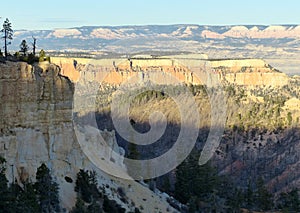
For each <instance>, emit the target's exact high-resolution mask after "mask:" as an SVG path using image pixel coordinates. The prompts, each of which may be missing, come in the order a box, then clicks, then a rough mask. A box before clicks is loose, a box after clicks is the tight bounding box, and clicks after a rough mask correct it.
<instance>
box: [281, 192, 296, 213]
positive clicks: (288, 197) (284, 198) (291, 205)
mask: <svg viewBox="0 0 300 213" xmlns="http://www.w3.org/2000/svg"><path fill="white" fill-rule="evenodd" d="M278 209H282V210H283V211H284V212H300V200H299V192H298V189H293V190H292V191H290V192H288V193H281V194H280V198H279V200H278Z"/></svg>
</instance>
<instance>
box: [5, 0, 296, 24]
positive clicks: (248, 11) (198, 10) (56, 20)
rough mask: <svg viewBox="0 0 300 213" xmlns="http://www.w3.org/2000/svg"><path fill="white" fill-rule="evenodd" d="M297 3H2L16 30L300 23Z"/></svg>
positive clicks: (160, 0)
mask: <svg viewBox="0 0 300 213" xmlns="http://www.w3.org/2000/svg"><path fill="white" fill-rule="evenodd" d="M299 11H300V3H299V1H298V0H294V1H292V0H285V1H276V0H273V1H269V0H266V1H264V0H251V1H241V0H240V1H232V0H227V1H226V0H225V1H222V0H220V1H216V0H206V1H201V0H172V1H168V0H165V1H164V0H151V1H148V0H146V1H143V0H129V1H126V0H124V1H122V0H119V1H113V0H111V1H110V0H105V1H101V0H94V1H93V0H84V1H78V0H77V1H76V0H74V1H69V0H45V1H41V0H27V1H25V0H13V1H8V0H1V3H0V17H2V19H0V22H1V23H2V22H3V21H4V18H6V17H7V18H9V19H10V21H11V22H12V25H13V28H14V29H54V28H70V27H78V26H95V25H99V26H106V25H114V26H116V25H148V24H161V25H162V24H200V25H236V24H261V25H274V24H300V13H299Z"/></svg>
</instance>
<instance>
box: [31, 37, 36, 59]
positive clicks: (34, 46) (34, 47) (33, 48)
mask: <svg viewBox="0 0 300 213" xmlns="http://www.w3.org/2000/svg"><path fill="white" fill-rule="evenodd" d="M32 39H33V43H31V44H32V54H33V56H35V50H36V38H35V37H33V36H32Z"/></svg>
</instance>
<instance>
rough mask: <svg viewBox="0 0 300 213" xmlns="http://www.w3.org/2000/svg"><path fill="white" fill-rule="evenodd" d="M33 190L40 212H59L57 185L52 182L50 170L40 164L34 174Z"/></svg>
mask: <svg viewBox="0 0 300 213" xmlns="http://www.w3.org/2000/svg"><path fill="white" fill-rule="evenodd" d="M35 189H36V192H37V197H38V202H39V205H40V207H41V209H42V212H45V213H50V212H59V211H60V207H59V195H58V190H59V187H58V184H57V183H56V182H55V181H53V180H52V177H51V174H50V170H49V169H48V167H47V166H46V165H45V164H42V165H41V166H40V167H39V168H38V169H37V172H36V183H35Z"/></svg>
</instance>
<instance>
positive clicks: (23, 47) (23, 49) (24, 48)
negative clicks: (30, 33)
mask: <svg viewBox="0 0 300 213" xmlns="http://www.w3.org/2000/svg"><path fill="white" fill-rule="evenodd" d="M28 49H29V47H28V45H27V42H26V40H23V41H22V42H21V44H20V52H21V53H23V56H25V55H26V53H27V51H28Z"/></svg>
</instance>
